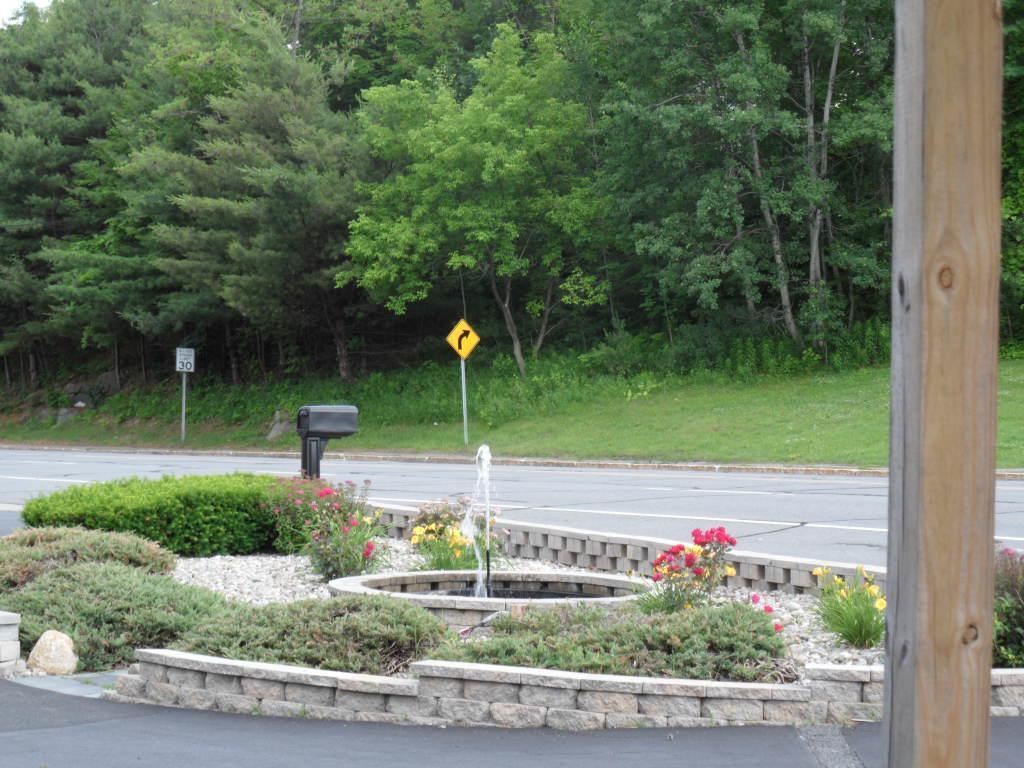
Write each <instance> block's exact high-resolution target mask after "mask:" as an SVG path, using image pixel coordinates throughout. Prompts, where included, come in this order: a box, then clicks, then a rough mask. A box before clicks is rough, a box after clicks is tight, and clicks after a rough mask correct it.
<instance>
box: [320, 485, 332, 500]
mask: <svg viewBox="0 0 1024 768" xmlns="http://www.w3.org/2000/svg"><path fill="white" fill-rule="evenodd" d="M333 493H334V489H333V488H321V489H320V493H318V494H317V496H319V497H320V498H321V499H322V498H324V497H325V496H330V495H332V494H333Z"/></svg>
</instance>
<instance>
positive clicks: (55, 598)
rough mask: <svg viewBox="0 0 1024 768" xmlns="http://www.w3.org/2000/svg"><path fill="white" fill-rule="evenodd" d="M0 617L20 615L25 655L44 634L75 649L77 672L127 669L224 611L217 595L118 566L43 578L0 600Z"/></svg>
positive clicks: (56, 573) (86, 565) (96, 565)
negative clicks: (138, 653)
mask: <svg viewBox="0 0 1024 768" xmlns="http://www.w3.org/2000/svg"><path fill="white" fill-rule="evenodd" d="M0 609H3V610H8V611H14V612H16V613H20V614H21V640H22V642H23V643H24V644H25V645H26V646H28V647H31V646H32V645H33V644H34V643H35V642H36V640H38V639H39V636H40V635H41V634H42V633H43V632H44V631H46V630H47V629H56V630H59V631H61V632H64V633H65V634H67V635H69V636H70V637H71V639H72V640H74V642H75V649H76V652H77V653H78V658H79V671H83V672H92V671H98V670H104V669H110V668H112V667H117V666H123V665H126V664H129V663H131V662H132V661H133V659H134V656H135V649H136V648H164V647H166V646H168V645H170V644H171V643H172V642H174V641H175V640H176V639H177V638H178V637H179V636H181V635H182V634H184V633H186V632H188V631H189V630H192V629H197V628H200V627H204V626H207V625H208V624H209V623H210V622H211V621H213V620H214V619H215V618H216V617H218V616H220V615H223V614H225V613H226V612H227V610H228V604H227V602H226V601H225V600H224V598H222V597H221V596H220V595H218V594H216V593H215V592H211V591H210V590H208V589H202V588H200V587H190V586H186V585H184V584H179V583H178V582H176V581H173V580H172V579H170V578H169V577H167V576H156V575H152V574H149V573H146V572H145V571H143V570H140V569H139V568H133V567H130V566H127V565H122V564H120V563H83V564H80V565H74V566H71V567H69V568H60V569H57V570H54V571H50V572H49V573H45V574H43V575H41V576H40V577H39V578H37V579H36V580H35V581H33V582H32V583H31V584H29V585H27V586H25V587H23V588H22V589H20V590H17V591H14V592H9V593H0Z"/></svg>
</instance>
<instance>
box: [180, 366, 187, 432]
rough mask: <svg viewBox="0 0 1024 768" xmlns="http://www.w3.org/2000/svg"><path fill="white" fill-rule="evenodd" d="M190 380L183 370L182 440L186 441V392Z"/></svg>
mask: <svg viewBox="0 0 1024 768" xmlns="http://www.w3.org/2000/svg"><path fill="white" fill-rule="evenodd" d="M187 380H188V374H187V373H184V372H182V374H181V442H183V443H184V442H185V392H186V391H187V390H188V387H187V386H186V384H185V382H186V381H187Z"/></svg>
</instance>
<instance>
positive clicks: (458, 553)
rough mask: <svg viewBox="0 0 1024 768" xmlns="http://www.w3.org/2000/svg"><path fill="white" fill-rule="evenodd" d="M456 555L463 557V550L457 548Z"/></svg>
mask: <svg viewBox="0 0 1024 768" xmlns="http://www.w3.org/2000/svg"><path fill="white" fill-rule="evenodd" d="M455 556H456V557H462V550H461V549H456V550H455Z"/></svg>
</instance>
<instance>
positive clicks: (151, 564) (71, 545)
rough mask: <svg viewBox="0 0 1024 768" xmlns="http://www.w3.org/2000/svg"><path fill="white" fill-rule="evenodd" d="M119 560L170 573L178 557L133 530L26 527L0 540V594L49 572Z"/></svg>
mask: <svg viewBox="0 0 1024 768" xmlns="http://www.w3.org/2000/svg"><path fill="white" fill-rule="evenodd" d="M93 562H99V563H103V562H116V563H122V564H124V565H130V566H133V567H135V568H141V569H142V570H144V571H146V572H148V573H167V572H169V571H170V570H172V569H173V568H174V562H175V557H174V555H173V554H171V553H170V552H168V551H167V550H166V549H163V548H162V547H160V546H159V545H157V544H154V543H153V542H151V541H147V540H146V539H143V538H140V537H138V536H135V535H134V534H130V533H112V532H109V531H87V530H85V529H84V528H25V529H22V530H20V531H16V532H15V533H12V534H11V535H10V536H6V537H4V538H2V539H0V593H2V592H5V591H9V590H12V589H20V588H21V587H23V586H25V585H26V584H28V583H29V582H31V581H33V580H34V579H37V578H39V577H40V576H41V575H42V574H44V573H46V572H47V571H52V570H54V569H55V568H63V567H66V566H69V565H76V564H78V563H93Z"/></svg>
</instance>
